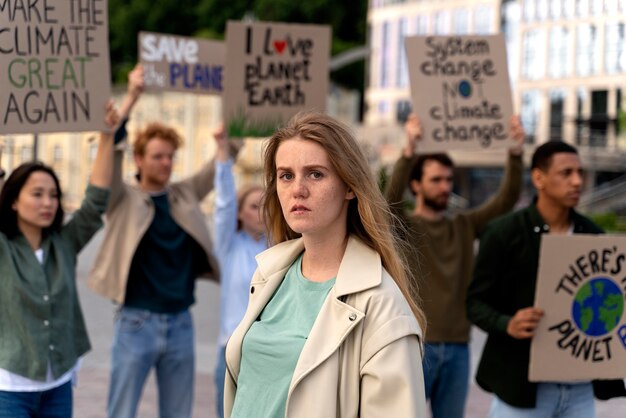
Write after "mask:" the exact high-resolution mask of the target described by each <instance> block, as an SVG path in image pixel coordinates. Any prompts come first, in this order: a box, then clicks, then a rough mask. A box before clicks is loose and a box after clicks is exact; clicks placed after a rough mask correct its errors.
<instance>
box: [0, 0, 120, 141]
mask: <svg viewBox="0 0 626 418" xmlns="http://www.w3.org/2000/svg"><path fill="white" fill-rule="evenodd" d="M107 3H108V2H107V0H38V1H26V0H2V1H0V92H1V93H0V134H9V133H13V134H18V133H39V132H59V131H65V132H69V131H72V132H75V131H90V130H102V129H105V125H104V116H103V115H104V108H105V104H106V102H107V100H108V99H109V97H110V96H111V82H110V79H111V77H110V66H109V44H108V41H109V38H108V37H109V31H108V26H109V25H108V4H107Z"/></svg>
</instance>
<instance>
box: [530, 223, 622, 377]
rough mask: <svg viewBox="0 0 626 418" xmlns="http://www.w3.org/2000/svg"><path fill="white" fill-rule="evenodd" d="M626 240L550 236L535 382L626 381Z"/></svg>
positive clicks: (539, 301) (544, 248)
mask: <svg viewBox="0 0 626 418" xmlns="http://www.w3.org/2000/svg"><path fill="white" fill-rule="evenodd" d="M625 295H626V236H616V235H600V236H592V235H574V236H563V235H560V236H559V235H544V236H543V237H542V243H541V257H540V263H539V273H538V276H537V288H536V297H535V306H537V307H539V308H542V309H544V311H545V315H544V317H543V318H542V319H541V321H540V322H539V326H538V328H537V331H536V335H535V337H534V338H533V340H532V343H531V355H530V370H529V378H530V380H531V381H576V380H588V379H609V378H623V377H626V320H625V316H624V301H625Z"/></svg>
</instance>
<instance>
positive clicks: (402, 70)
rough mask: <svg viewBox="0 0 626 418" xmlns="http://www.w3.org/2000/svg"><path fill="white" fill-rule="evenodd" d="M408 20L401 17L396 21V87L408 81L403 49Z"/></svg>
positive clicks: (402, 85) (405, 84) (406, 83)
mask: <svg viewBox="0 0 626 418" xmlns="http://www.w3.org/2000/svg"><path fill="white" fill-rule="evenodd" d="M408 27H409V22H408V20H407V19H406V18H401V19H400V21H399V22H398V53H397V54H396V56H397V58H398V65H397V66H396V84H397V85H398V87H406V86H407V85H408V84H409V83H408V80H409V71H408V68H407V60H406V51H405V49H404V37H405V36H406V34H407V33H408Z"/></svg>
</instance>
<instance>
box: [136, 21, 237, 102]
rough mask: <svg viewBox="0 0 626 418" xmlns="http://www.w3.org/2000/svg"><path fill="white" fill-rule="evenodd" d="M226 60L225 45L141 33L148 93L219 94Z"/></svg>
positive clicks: (140, 42)
mask: <svg viewBox="0 0 626 418" xmlns="http://www.w3.org/2000/svg"><path fill="white" fill-rule="evenodd" d="M225 59H226V47H225V46H224V44H223V43H222V42H216V41H207V40H205V39H198V38H188V37H184V36H175V35H166V34H161V33H152V32H140V33H139V60H140V62H141V63H142V64H143V68H144V84H145V86H146V90H152V91H178V92H186V93H199V94H214V95H220V94H222V90H223V88H222V79H223V76H224V61H225Z"/></svg>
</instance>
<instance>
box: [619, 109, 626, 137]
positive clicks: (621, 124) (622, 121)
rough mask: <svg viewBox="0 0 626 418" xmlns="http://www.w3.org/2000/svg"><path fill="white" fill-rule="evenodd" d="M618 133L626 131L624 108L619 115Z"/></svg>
mask: <svg viewBox="0 0 626 418" xmlns="http://www.w3.org/2000/svg"><path fill="white" fill-rule="evenodd" d="M617 133H618V134H622V133H626V112H625V111H624V110H623V109H620V111H619V114H618V115H617Z"/></svg>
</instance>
